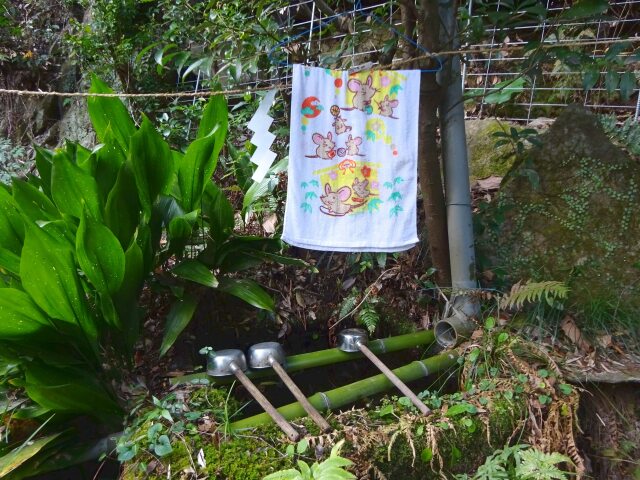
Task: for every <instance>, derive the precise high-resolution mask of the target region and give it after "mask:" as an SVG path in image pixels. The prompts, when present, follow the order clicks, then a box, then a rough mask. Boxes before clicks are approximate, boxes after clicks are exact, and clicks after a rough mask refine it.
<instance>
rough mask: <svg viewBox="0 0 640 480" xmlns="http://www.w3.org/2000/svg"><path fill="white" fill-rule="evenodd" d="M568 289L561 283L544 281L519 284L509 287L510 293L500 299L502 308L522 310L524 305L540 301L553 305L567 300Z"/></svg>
mask: <svg viewBox="0 0 640 480" xmlns="http://www.w3.org/2000/svg"><path fill="white" fill-rule="evenodd" d="M568 293H569V287H567V286H566V285H565V284H564V283H563V282H557V281H553V280H551V281H546V282H531V281H527V283H524V284H521V283H520V282H518V283H516V284H515V285H514V286H513V287H511V292H510V293H509V294H508V295H507V296H506V297H504V298H503V299H502V302H501V306H502V308H517V309H520V308H522V307H523V306H524V305H525V304H526V303H537V302H539V301H541V300H544V301H546V302H547V303H548V304H549V305H553V304H554V302H555V301H556V300H562V299H565V298H567V295H568Z"/></svg>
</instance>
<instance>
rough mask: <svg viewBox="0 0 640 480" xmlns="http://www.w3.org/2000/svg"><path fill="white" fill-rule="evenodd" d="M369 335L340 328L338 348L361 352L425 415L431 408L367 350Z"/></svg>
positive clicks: (357, 329) (352, 329)
mask: <svg viewBox="0 0 640 480" xmlns="http://www.w3.org/2000/svg"><path fill="white" fill-rule="evenodd" d="M368 342H369V337H368V336H367V332H365V331H364V330H363V329H361V328H347V329H346V330H342V331H341V332H340V333H339V334H338V348H339V349H340V350H342V351H343V352H362V354H363V355H364V356H365V357H367V358H368V359H369V360H371V362H372V363H373V364H374V365H375V366H376V367H378V369H379V370H380V371H381V372H382V373H383V374H384V375H385V376H386V377H387V378H388V379H389V380H390V381H391V383H393V384H394V385H395V386H396V387H397V388H398V390H400V391H401V392H402V393H403V394H404V395H405V397H407V398H408V399H409V400H411V402H412V403H413V404H414V405H415V406H416V407H417V408H418V410H420V411H421V412H422V413H423V414H424V415H427V414H428V413H429V412H431V410H430V409H429V407H427V406H426V405H425V404H424V403H423V402H422V401H421V400H420V399H419V398H418V397H417V395H416V394H415V393H413V392H412V391H411V390H410V389H409V387H407V386H406V385H405V384H404V382H403V381H402V380H400V379H399V378H398V377H397V375H396V374H395V373H393V372H392V371H391V370H390V369H389V367H387V366H386V365H385V364H384V363H382V361H381V360H380V359H379V358H378V357H376V355H375V354H374V353H373V352H372V351H371V350H369V347H367V343H368Z"/></svg>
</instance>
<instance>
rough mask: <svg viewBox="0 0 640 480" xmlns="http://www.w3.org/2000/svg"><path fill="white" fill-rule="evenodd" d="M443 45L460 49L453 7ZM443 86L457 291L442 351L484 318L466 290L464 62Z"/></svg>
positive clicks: (469, 266) (470, 267) (470, 255)
mask: <svg viewBox="0 0 640 480" xmlns="http://www.w3.org/2000/svg"><path fill="white" fill-rule="evenodd" d="M440 16H441V20H442V26H443V28H442V30H443V36H444V38H443V40H444V42H445V44H446V45H447V46H451V47H454V48H455V47H456V46H457V41H456V40H455V36H456V35H457V32H456V20H455V12H454V9H453V4H452V2H448V3H446V4H444V5H443V6H442V7H441V8H440ZM439 80H440V81H441V83H442V82H443V83H445V87H444V92H443V98H442V102H441V104H440V128H441V133H442V156H443V160H444V173H445V175H444V178H445V189H446V192H445V194H446V195H445V199H446V207H447V229H448V234H449V252H450V261H451V283H452V287H453V293H452V295H453V300H452V304H453V305H452V306H453V309H452V311H453V314H452V315H451V316H449V317H447V318H444V319H443V320H441V322H439V324H440V323H442V325H441V326H440V327H438V325H439V324H438V325H436V328H435V334H436V340H437V341H438V343H440V344H441V345H443V346H453V345H456V344H457V343H459V342H460V341H461V340H462V339H463V338H465V337H468V335H470V334H471V332H472V331H473V328H474V324H473V322H472V321H471V318H472V317H476V316H477V315H478V314H479V313H480V305H479V303H478V301H477V300H476V299H475V298H474V297H473V296H471V295H468V294H466V293H465V292H466V291H468V290H474V289H476V288H477V282H476V276H475V271H476V260H475V250H474V237H473V220H472V213H471V192H470V190H471V189H470V185H469V160H468V158H467V139H466V134H465V125H464V102H463V97H462V81H461V75H460V57H459V56H457V55H456V56H452V57H449V61H448V62H447V66H446V69H445V71H444V72H442V75H440V78H439Z"/></svg>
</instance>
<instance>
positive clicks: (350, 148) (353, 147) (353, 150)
mask: <svg viewBox="0 0 640 480" xmlns="http://www.w3.org/2000/svg"><path fill="white" fill-rule="evenodd" d="M345 145H346V146H347V152H346V154H347V155H351V156H352V157H353V156H355V155H358V156H360V157H364V155H363V154H361V153H358V152H360V147H359V146H358V145H362V137H356V138H353V137H352V136H351V134H349V138H348V139H347V141H346V142H345Z"/></svg>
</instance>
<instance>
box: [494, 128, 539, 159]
mask: <svg viewBox="0 0 640 480" xmlns="http://www.w3.org/2000/svg"><path fill="white" fill-rule="evenodd" d="M492 136H493V137H495V138H497V139H498V140H497V141H496V142H495V144H494V146H495V147H496V148H498V147H501V146H502V145H510V146H511V147H512V148H513V153H514V154H516V155H523V154H524V152H525V145H526V143H530V144H531V145H535V146H540V145H541V143H540V139H539V135H538V131H537V130H535V129H533V128H523V129H517V128H515V127H510V128H509V131H508V132H507V131H505V130H503V131H501V132H493V133H492ZM525 142H526V143H525Z"/></svg>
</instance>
